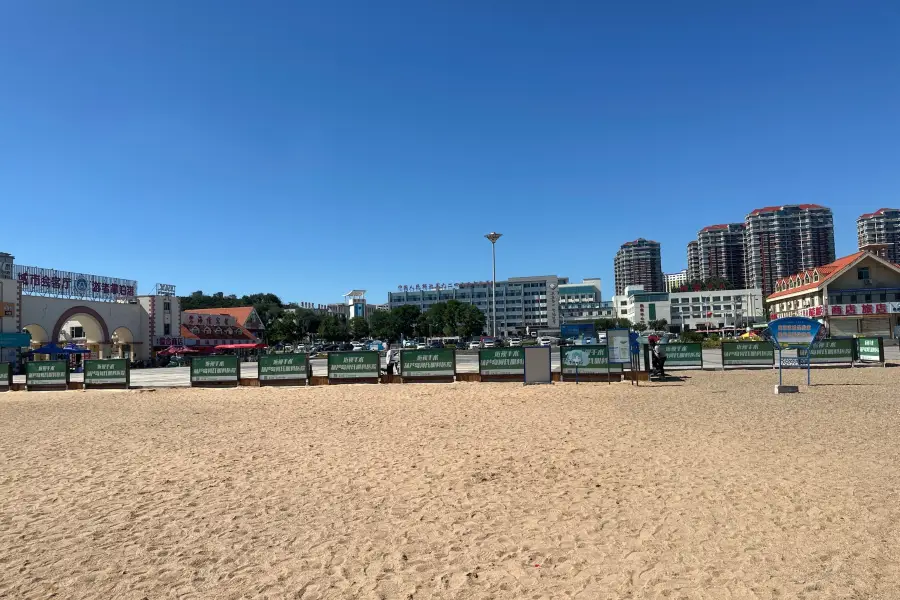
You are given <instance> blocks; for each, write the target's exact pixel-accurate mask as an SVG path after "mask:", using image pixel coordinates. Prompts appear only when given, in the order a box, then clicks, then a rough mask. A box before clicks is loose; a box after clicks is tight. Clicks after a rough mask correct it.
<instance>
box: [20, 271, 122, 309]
mask: <svg viewBox="0 0 900 600" xmlns="http://www.w3.org/2000/svg"><path fill="white" fill-rule="evenodd" d="M13 275H14V276H15V278H16V280H17V281H18V282H19V283H20V284H22V293H23V294H25V295H26V296H53V297H57V298H78V299H83V300H101V301H106V302H114V301H116V300H124V299H127V298H134V296H135V294H136V293H137V281H133V280H131V279H118V278H116V277H102V276H100V275H86V274H84V273H74V272H72V271H57V270H56V269H42V268H40V267H27V266H25V265H13Z"/></svg>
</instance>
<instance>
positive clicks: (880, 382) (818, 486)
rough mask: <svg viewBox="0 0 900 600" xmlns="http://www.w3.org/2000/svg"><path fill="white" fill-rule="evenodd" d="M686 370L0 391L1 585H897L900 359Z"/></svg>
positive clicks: (748, 592)
mask: <svg viewBox="0 0 900 600" xmlns="http://www.w3.org/2000/svg"><path fill="white" fill-rule="evenodd" d="M685 375H686V378H685V379H684V380H683V381H681V382H673V383H667V384H653V385H646V384H645V385H641V386H640V387H637V388H636V387H632V386H630V385H628V384H613V385H607V384H581V385H578V386H576V385H574V384H569V383H567V384H555V385H553V386H529V387H523V386H522V385H516V384H464V383H458V384H444V385H402V386H401V385H381V386H375V385H370V386H364V385H345V386H330V387H325V386H323V387H315V388H304V389H286V388H281V389H277V388H267V389H258V388H243V389H237V390H187V389H173V390H159V391H153V392H149V391H148V392H138V391H129V392H100V391H96V392H87V393H85V392H63V393H18V392H17V393H8V394H3V395H0V597H3V598H35V599H38V598H40V599H44V598H50V597H55V598H126V599H132V598H133V599H142V598H148V599H156V598H204V599H206V598H303V599H311V598H365V599H369V598H372V599H380V598H384V599H395V598H396V599H401V600H406V599H422V598H495V599H501V598H516V599H532V598H533V599H538V598H547V599H558V598H586V599H603V598H668V599H676V598H691V599H693V598H710V599H716V600H723V599H730V598H791V599H793V598H847V599H849V598H857V599H873V598H884V599H896V598H900V529H898V525H900V496H898V489H900V469H898V464H900V463H898V457H900V411H898V407H900V387H898V386H897V382H898V380H900V370H898V369H883V368H867V369H853V370H849V369H834V370H821V371H815V372H814V373H813V379H814V382H815V383H819V384H820V385H818V386H816V387H813V388H809V389H807V388H805V387H801V393H800V394H797V395H791V396H775V395H773V386H774V384H775V382H776V378H777V374H776V373H774V372H773V371H770V370H766V371H756V372H748V371H742V372H728V373H721V372H707V373H702V372H689V373H686V374H685ZM801 380H802V377H801V375H800V373H797V372H793V373H791V374H790V376H789V377H788V381H786V383H799V382H800V381H801Z"/></svg>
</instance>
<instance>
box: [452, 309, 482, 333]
mask: <svg viewBox="0 0 900 600" xmlns="http://www.w3.org/2000/svg"><path fill="white" fill-rule="evenodd" d="M485 324H486V319H485V316H484V313H483V312H481V311H480V310H479V309H478V307H477V306H475V305H474V304H463V305H462V309H461V315H460V320H459V324H458V327H457V330H456V335H458V336H461V337H472V336H476V335H480V334H481V333H483V332H484V327H485Z"/></svg>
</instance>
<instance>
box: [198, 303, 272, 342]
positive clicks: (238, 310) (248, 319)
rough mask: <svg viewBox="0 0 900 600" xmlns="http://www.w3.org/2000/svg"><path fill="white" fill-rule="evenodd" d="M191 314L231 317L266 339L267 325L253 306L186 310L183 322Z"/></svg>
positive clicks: (258, 336)
mask: <svg viewBox="0 0 900 600" xmlns="http://www.w3.org/2000/svg"><path fill="white" fill-rule="evenodd" d="M190 315H195V316H204V317H206V316H213V317H215V316H219V317H230V319H231V322H232V323H234V324H236V325H239V326H240V327H242V328H244V329H246V330H247V331H249V332H250V334H251V335H253V336H254V337H256V338H258V339H260V340H265V338H266V327H265V325H263V322H262V319H260V318H259V314H257V312H256V309H254V308H253V307H252V306H238V307H235V308H198V309H193V310H186V311H184V312H183V313H182V324H185V323H186V322H187V321H186V318H187V317H189V316H190Z"/></svg>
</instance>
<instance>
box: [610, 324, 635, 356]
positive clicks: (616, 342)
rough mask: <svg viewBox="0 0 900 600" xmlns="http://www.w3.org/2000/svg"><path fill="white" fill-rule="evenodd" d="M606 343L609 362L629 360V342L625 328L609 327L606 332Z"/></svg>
mask: <svg viewBox="0 0 900 600" xmlns="http://www.w3.org/2000/svg"><path fill="white" fill-rule="evenodd" d="M606 344H607V347H608V348H609V362H610V363H618V364H627V363H630V362H631V342H630V340H629V339H628V330H627V329H610V330H608V331H607V332H606Z"/></svg>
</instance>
